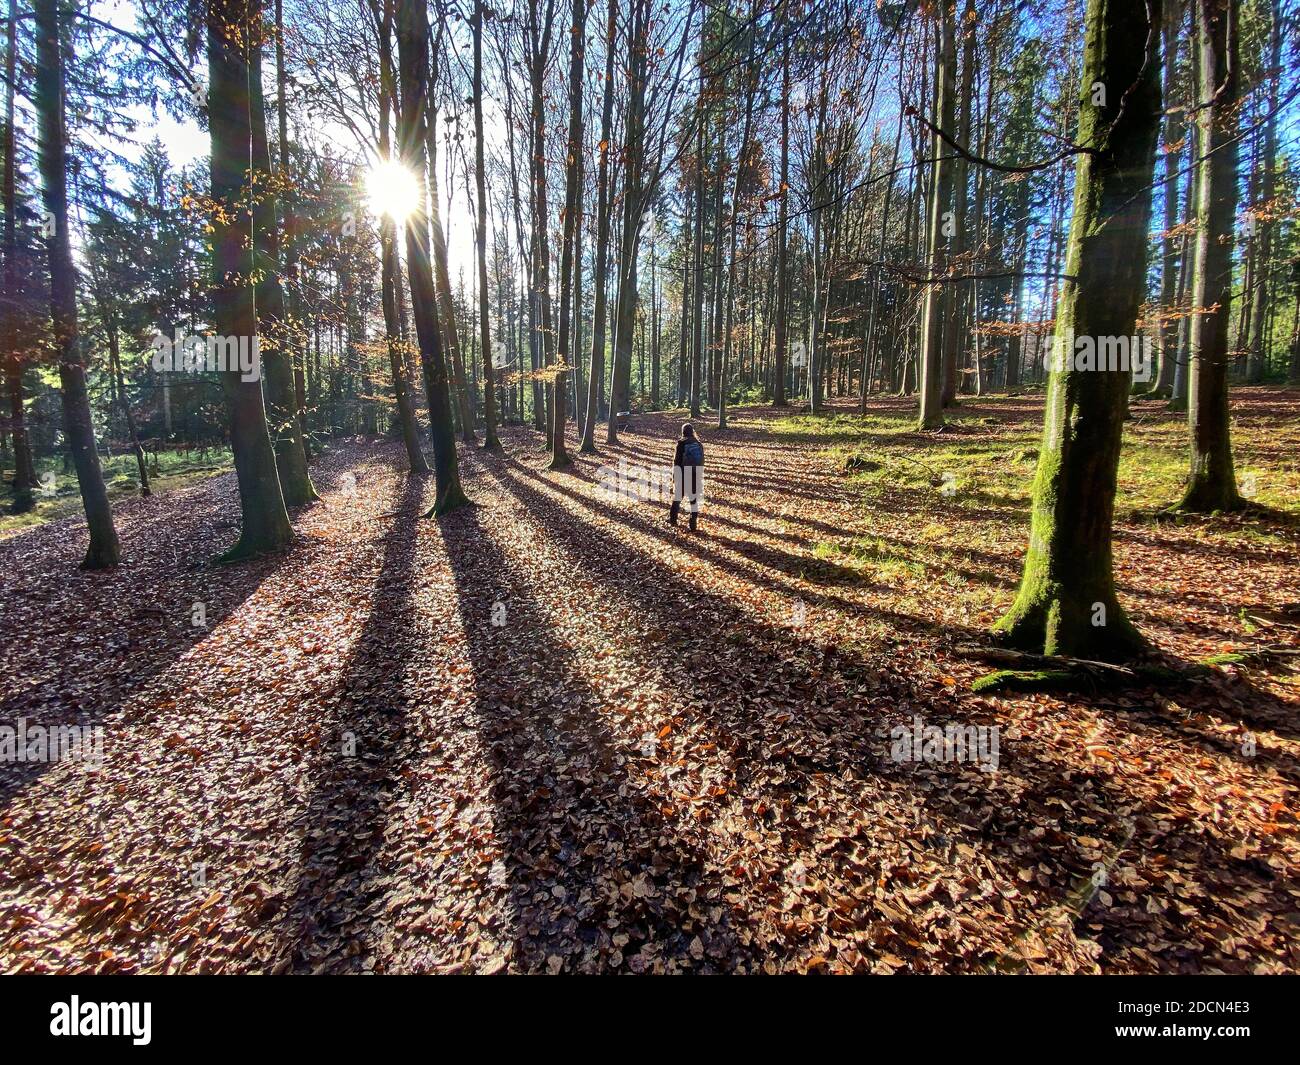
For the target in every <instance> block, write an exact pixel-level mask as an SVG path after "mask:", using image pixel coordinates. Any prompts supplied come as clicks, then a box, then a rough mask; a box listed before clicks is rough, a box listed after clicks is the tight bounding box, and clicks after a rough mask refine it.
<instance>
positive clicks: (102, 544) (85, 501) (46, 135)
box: [36, 0, 121, 569]
mask: <svg viewBox="0 0 1300 1065" xmlns="http://www.w3.org/2000/svg"><path fill="white" fill-rule="evenodd" d="M59 22H60V19H59V9H58V3H57V0H39V2H38V3H37V4H36V55H37V63H36V111H37V122H38V126H39V140H40V171H41V201H42V204H43V206H44V208H45V223H46V227H47V229H48V227H50V226H52V227H53V229H52V230H49V255H50V265H49V269H50V320H51V325H52V328H53V339H54V346H55V353H56V357H57V358H58V362H59V395H60V398H61V401H62V405H63V435H64V437H65V440H66V444H67V447H68V450H69V451H70V452H71V453H72V461H73V465H74V467H75V469H76V471H77V485H78V486H79V487H80V489H81V502H82V505H83V507H84V508H85V511H86V526H87V528H88V529H89V530H90V546H89V547H88V548H87V549H86V557H85V558H84V559H83V560H82V563H81V565H82V567H83V568H85V569H104V568H107V567H109V566H115V565H117V563H118V561H119V560H120V558H121V547H120V546H119V545H118V541H117V530H116V529H115V528H114V526H113V511H112V509H111V508H110V507H109V504H108V490H107V489H106V488H105V487H104V475H103V472H102V471H101V470H100V468H99V453H98V452H97V451H96V450H95V426H94V422H93V421H92V419H91V414H90V397H89V394H88V393H87V391H86V364H85V361H84V356H83V354H82V348H81V330H80V328H79V325H78V322H77V289H76V285H77V274H76V269H75V268H74V266H73V264H72V242H71V240H70V234H69V230H68V187H67V158H66V145H67V130H66V129H65V126H64V101H63V85H64V78H63V49H62V45H61V41H62V37H61V36H60V27H59Z"/></svg>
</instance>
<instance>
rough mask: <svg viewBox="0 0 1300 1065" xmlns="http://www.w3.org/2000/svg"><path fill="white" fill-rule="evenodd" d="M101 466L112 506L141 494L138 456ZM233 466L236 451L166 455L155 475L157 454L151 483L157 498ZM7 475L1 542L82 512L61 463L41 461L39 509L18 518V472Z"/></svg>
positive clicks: (119, 457)
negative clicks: (12, 503)
mask: <svg viewBox="0 0 1300 1065" xmlns="http://www.w3.org/2000/svg"><path fill="white" fill-rule="evenodd" d="M100 465H101V469H102V470H103V473H104V485H105V487H106V488H107V489H108V498H109V501H110V502H120V501H122V500H125V499H132V498H134V497H136V496H138V495H139V493H140V482H139V476H138V473H137V468H136V461H135V456H134V455H113V456H112V457H110V458H103V457H102V456H101V458H100ZM233 468H234V465H233V460H232V458H231V453H230V451H229V450H228V449H224V448H222V449H213V450H210V451H208V452H207V453H206V454H205V455H203V456H202V457H201V458H200V457H199V456H198V455H197V454H196V453H191V454H189V455H185V454H182V453H179V452H163V453H162V454H160V455H159V456H158V468H157V472H156V473H155V472H154V462H153V456H152V455H151V456H149V484H150V488H151V489H152V490H153V492H154V493H155V494H158V493H161V492H168V491H174V490H175V489H177V488H184V487H187V486H188V485H191V484H197V483H198V482H200V481H205V480H207V479H208V478H209V477H215V476H217V475H218V474H222V473H227V472H229V471H230V470H231V469H233ZM7 473H8V475H7V477H6V484H5V491H4V496H5V500H6V501H5V508H4V510H2V511H0V539H3V538H5V537H8V536H13V535H15V534H17V533H20V532H23V531H25V530H27V529H31V528H34V527H36V526H37V525H44V524H46V523H47V522H51V521H58V520H59V519H61V518H67V517H71V516H74V515H77V514H80V513H82V506H81V491H80V489H79V488H78V487H77V475H76V474H75V473H71V472H69V473H64V472H63V463H62V460H60V459H57V458H55V459H50V458H46V459H41V460H38V461H37V464H36V478H37V480H38V481H40V487H39V488H38V489H37V492H36V506H35V508H34V509H32V510H30V511H28V512H27V513H25V514H14V513H12V512H11V511H10V509H9V500H10V499H11V498H12V489H11V488H10V484H11V483H12V477H13V474H12V471H7Z"/></svg>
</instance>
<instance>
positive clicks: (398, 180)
mask: <svg viewBox="0 0 1300 1065" xmlns="http://www.w3.org/2000/svg"><path fill="white" fill-rule="evenodd" d="M420 196H421V190H420V183H419V182H418V181H417V180H416V179H415V175H414V174H412V173H411V172H410V171H409V170H408V169H406V167H404V166H403V165H402V164H401V163H399V162H396V161H395V160H391V159H390V160H386V161H380V162H378V163H376V164H375V165H374V166H372V167H371V168H370V169H369V170H368V171H367V172H366V203H367V205H368V206H369V208H370V211H371V213H372V214H375V215H387V216H388V217H389V218H391V219H392V220H393V221H394V222H396V223H397V224H398V225H401V224H402V223H404V222H405V221H406V220H407V219H408V218H409V217H410V216H411V215H412V214H414V213H415V211H416V210H417V209H418V208H419V206H420Z"/></svg>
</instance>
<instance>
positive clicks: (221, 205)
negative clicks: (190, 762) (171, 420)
mask: <svg viewBox="0 0 1300 1065" xmlns="http://www.w3.org/2000/svg"><path fill="white" fill-rule="evenodd" d="M259 17H260V7H259V0H211V3H210V4H209V7H208V21H207V31H208V40H207V44H208V95H207V100H208V131H209V135H210V137H211V141H212V159H211V164H210V166H211V175H212V176H211V182H212V202H213V208H214V210H213V212H212V215H213V217H212V220H211V226H212V236H211V246H212V290H211V298H212V320H213V325H214V327H215V331H216V333H217V335H218V336H220V337H222V338H224V339H225V340H226V341H228V342H230V341H234V342H238V341H239V340H240V339H241V338H248V340H249V341H250V343H251V339H252V338H253V337H256V336H257V318H256V311H255V307H254V302H253V287H252V285H251V283H250V279H251V278H252V276H253V248H252V239H251V237H252V226H251V207H250V202H249V201H250V188H249V175H250V169H249V160H250V158H251V156H252V145H253V119H252V102H251V98H250V93H249V79H250V76H251V73H250V71H251V64H252V54H253V51H254V49H255V48H257V47H259V45H257V44H256V43H255V41H256V39H257V35H258V34H259V32H260V26H259ZM221 381H222V385H223V387H224V389H225V393H226V401H227V403H228V404H229V407H230V444H231V450H232V451H233V453H234V459H235V474H236V477H237V479H238V482H239V504H240V514H241V518H242V522H241V528H240V534H239V539H238V540H237V541H236V543H235V544H234V546H233V547H231V548H230V549H229V550H228V551H227V552H226V553H225V554H224V555H223V556H222V560H223V561H226V562H233V561H237V560H239V559H243V558H248V557H251V556H254V555H258V554H262V553H264V552H268V551H274V550H277V549H279V548H282V547H284V546H286V545H287V544H288V543H289V541H290V540H291V539H292V537H293V529H292V527H291V526H290V524H289V515H288V512H287V511H286V510H285V503H284V495H283V493H282V491H281V488H280V478H279V471H278V469H277V467H276V461H275V450H274V448H273V447H272V444H271V436H270V433H269V432H268V430H267V422H266V407H265V405H264V403H263V400H262V382H261V380H260V378H253V379H249V378H247V377H245V376H242V375H241V374H240V373H239V371H238V370H237V369H236V370H229V371H225V372H223V373H222V374H221Z"/></svg>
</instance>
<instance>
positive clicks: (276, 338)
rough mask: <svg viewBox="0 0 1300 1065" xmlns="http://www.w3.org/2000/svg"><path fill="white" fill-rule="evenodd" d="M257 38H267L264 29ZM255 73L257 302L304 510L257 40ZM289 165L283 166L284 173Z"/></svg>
mask: <svg viewBox="0 0 1300 1065" xmlns="http://www.w3.org/2000/svg"><path fill="white" fill-rule="evenodd" d="M257 32H259V33H260V32H261V30H260V26H259V27H258V30H257ZM251 58H252V66H251V69H250V70H249V76H248V86H249V117H250V122H251V126H252V173H253V181H254V187H255V188H256V189H257V190H258V192H257V195H256V196H254V198H253V276H254V277H256V278H257V279H258V280H257V283H256V287H255V289H254V292H253V298H254V300H255V301H256V307H257V332H258V336H259V341H258V353H259V354H260V355H261V358H262V373H263V374H264V376H265V377H266V414H267V419H268V421H269V423H270V427H271V439H272V441H273V442H274V445H275V466H276V470H277V471H278V472H279V475H280V492H281V494H282V495H283V496H284V503H285V506H288V507H298V506H303V505H304V504H307V503H310V502H312V501H314V500H316V499H319V498H320V497H319V496H318V495H317V494H316V489H315V488H313V487H312V483H311V476H310V474H308V472H307V450H306V448H305V447H304V446H303V438H302V426H301V424H300V422H299V420H298V390H297V388H296V387H295V385H294V380H293V355H292V352H293V344H292V340H291V335H290V334H291V332H292V326H291V323H290V322H289V321H288V319H287V318H286V316H285V301H284V288H283V287H282V286H281V284H280V232H279V229H278V228H277V222H276V207H277V205H278V200H279V197H278V195H277V191H276V186H275V182H274V181H273V180H272V178H271V151H270V146H269V144H268V142H267V134H266V102H265V100H264V99H263V97H262V44H261V42H260V40H257V39H256V38H255V39H254V42H253V44H252V57H251ZM283 165H284V161H283V160H281V166H282V167H283Z"/></svg>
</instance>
